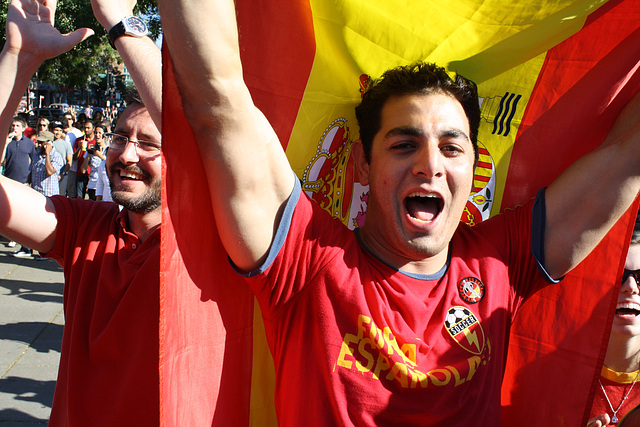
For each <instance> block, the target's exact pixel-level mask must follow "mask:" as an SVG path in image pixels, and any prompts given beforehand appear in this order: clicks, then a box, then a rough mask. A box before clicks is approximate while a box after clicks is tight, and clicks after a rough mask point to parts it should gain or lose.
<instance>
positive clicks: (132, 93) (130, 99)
mask: <svg viewBox="0 0 640 427" xmlns="http://www.w3.org/2000/svg"><path fill="white" fill-rule="evenodd" d="M124 101H125V102H126V103H127V106H129V105H131V104H140V105H141V106H143V107H144V106H145V105H144V101H143V100H142V97H141V96H140V93H139V92H138V89H136V87H135V86H127V90H126V92H125V94H124Z"/></svg>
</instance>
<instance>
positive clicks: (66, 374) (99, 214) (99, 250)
mask: <svg viewBox="0 0 640 427" xmlns="http://www.w3.org/2000/svg"><path fill="white" fill-rule="evenodd" d="M51 199H52V200H53V203H54V205H55V209H56V217H57V219H58V226H57V229H56V239H55V246H54V248H53V250H51V252H49V253H48V254H46V255H47V256H49V257H51V258H53V259H55V260H56V261H57V262H58V263H59V264H60V265H62V267H63V268H64V275H65V286H64V315H65V326H64V333H63V337H62V351H61V357H60V367H59V371H58V380H57V383H56V390H55V394H54V399H53V408H52V411H51V418H50V421H49V425H51V426H58V425H64V426H117V425H158V424H159V419H160V418H159V374H158V357H159V350H158V348H159V344H158V335H159V331H158V319H159V271H160V270H159V269H160V229H159V227H158V229H157V230H155V231H154V232H153V233H152V234H151V235H150V236H149V237H148V238H147V239H146V240H145V241H144V242H142V243H141V242H140V241H139V239H138V238H137V237H136V236H135V235H134V234H133V233H132V232H131V231H130V230H129V229H128V224H127V223H128V221H127V212H126V211H125V210H123V211H122V212H119V211H118V206H117V205H116V204H115V203H108V202H93V201H91V200H80V199H77V198H75V199H69V198H66V197H61V196H54V197H52V198H51Z"/></svg>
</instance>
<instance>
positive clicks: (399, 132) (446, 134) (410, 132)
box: [384, 126, 471, 141]
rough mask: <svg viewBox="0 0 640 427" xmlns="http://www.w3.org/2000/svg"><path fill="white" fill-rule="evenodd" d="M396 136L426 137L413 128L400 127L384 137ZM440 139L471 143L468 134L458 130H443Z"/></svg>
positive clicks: (440, 131) (419, 130)
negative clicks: (461, 139) (458, 139)
mask: <svg viewBox="0 0 640 427" xmlns="http://www.w3.org/2000/svg"><path fill="white" fill-rule="evenodd" d="M394 136H415V137H417V138H421V137H424V132H423V131H422V130H421V129H418V128H416V127H413V126H398V127H395V128H393V129H391V130H389V131H388V132H387V133H386V134H385V136H384V137H385V139H387V138H391V137H394ZM438 138H464V139H467V140H469V141H470V140H471V139H470V138H469V135H467V134H466V132H464V131H463V130H461V129H458V128H444V129H441V130H439V131H438Z"/></svg>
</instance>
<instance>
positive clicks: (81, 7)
mask: <svg viewBox="0 0 640 427" xmlns="http://www.w3.org/2000/svg"><path fill="white" fill-rule="evenodd" d="M9 2H10V0H0V4H1V7H2V12H3V13H2V14H1V15H0V28H1V29H2V39H1V41H0V43H1V46H4V43H5V41H6V35H5V26H6V19H7V9H8V7H9ZM136 13H137V14H138V15H140V16H143V17H144V18H145V19H146V20H147V22H148V25H149V30H150V32H151V37H152V38H153V39H154V40H155V39H157V38H158V36H159V34H160V33H161V27H160V16H159V15H158V5H157V3H156V0H138V3H137V6H136ZM55 26H56V28H58V29H59V30H60V32H62V33H67V32H70V31H73V30H75V29H76V28H81V27H88V28H92V29H93V30H94V31H95V35H94V36H92V37H89V39H87V40H85V41H84V42H82V43H80V44H79V45H78V46H76V47H74V48H73V49H72V50H70V51H69V52H67V53H65V54H63V55H60V56H58V57H57V58H53V59H50V60H48V61H46V62H45V63H44V64H43V65H42V66H41V67H40V69H39V70H38V73H37V80H40V81H42V82H45V83H49V84H52V85H54V86H58V87H67V88H69V89H76V88H82V89H84V88H88V87H89V83H90V82H91V81H93V82H99V80H100V78H99V77H98V75H99V74H102V73H104V72H105V71H110V72H114V71H115V67H114V64H118V63H120V62H121V61H120V57H119V56H118V52H117V51H116V50H115V49H113V48H112V47H111V45H109V41H108V38H107V33H106V31H105V30H104V28H102V26H101V25H100V24H99V23H98V21H97V20H96V19H95V17H94V16H93V12H92V10H91V4H90V3H89V0H58V3H57V12H56V22H55ZM0 48H1V47H0Z"/></svg>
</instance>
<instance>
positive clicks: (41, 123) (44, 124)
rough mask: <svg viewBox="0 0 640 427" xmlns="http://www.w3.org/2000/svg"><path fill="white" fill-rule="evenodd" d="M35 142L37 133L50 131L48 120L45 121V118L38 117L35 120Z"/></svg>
mask: <svg viewBox="0 0 640 427" xmlns="http://www.w3.org/2000/svg"><path fill="white" fill-rule="evenodd" d="M35 130H36V141H37V135H38V133H40V132H42V131H43V130H47V131H49V130H51V129H49V119H47V118H46V117H43V116H39V117H38V118H37V119H36V129H35Z"/></svg>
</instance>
